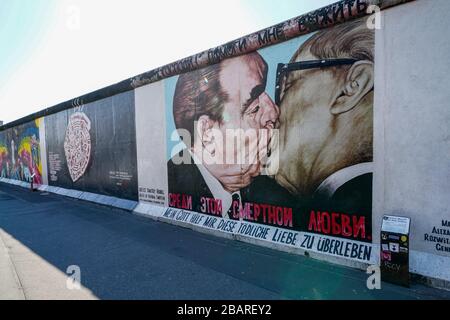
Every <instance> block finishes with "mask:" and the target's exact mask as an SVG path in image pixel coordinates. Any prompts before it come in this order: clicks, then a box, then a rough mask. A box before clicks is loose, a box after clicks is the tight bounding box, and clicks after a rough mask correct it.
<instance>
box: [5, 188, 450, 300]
mask: <svg viewBox="0 0 450 320" xmlns="http://www.w3.org/2000/svg"><path fill="white" fill-rule="evenodd" d="M71 265H77V266H79V267H80V270H81V283H82V289H81V290H68V289H67V287H66V281H67V274H66V271H67V268H68V267H69V266H71ZM366 280H367V275H366V274H365V273H364V272H362V271H358V270H353V269H350V268H345V267H340V266H336V265H332V264H328V263H324V262H320V261H316V260H313V259H310V258H307V257H303V256H296V255H291V254H287V253H283V252H278V251H274V250H271V249H267V248H262V247H257V246H253V245H250V244H246V243H241V242H237V241H231V240H226V239H222V238H216V237H213V236H209V235H205V234H200V233H196V232H194V231H191V230H188V229H182V228H179V227H176V226H173V225H169V224H164V223H160V222H154V221H152V220H149V219H145V218H141V217H138V216H135V215H132V214H130V213H128V212H125V211H121V210H117V209H111V208H107V207H102V206H98V205H93V204H89V203H86V202H82V201H76V200H73V199H68V198H64V197H61V196H57V195H52V194H46V193H40V192H35V193H31V192H30V191H28V190H25V189H21V188H19V187H14V186H9V185H5V184H2V183H0V299H96V298H99V299H450V292H447V291H441V290H436V289H432V288H427V287H425V286H422V285H417V284H416V285H413V287H412V288H411V289H406V288H402V287H398V286H394V285H390V284H387V283H383V284H382V290H375V291H371V290H368V289H367V287H366Z"/></svg>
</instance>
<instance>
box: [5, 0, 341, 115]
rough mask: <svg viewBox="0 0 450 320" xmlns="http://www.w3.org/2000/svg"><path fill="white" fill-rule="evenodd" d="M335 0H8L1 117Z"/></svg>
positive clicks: (63, 98)
mask: <svg viewBox="0 0 450 320" xmlns="http://www.w3.org/2000/svg"><path fill="white" fill-rule="evenodd" d="M333 2H335V0H303V1H299V0H279V1H274V0H227V1H218V0H191V1H185V0H184V1H183V0H162V1H158V0H152V1H148V0H127V1H125V0H1V1H0V120H3V121H5V122H9V121H12V120H15V119H17V118H20V117H23V116H26V115H28V114H30V113H32V112H36V111H39V110H41V109H44V108H46V107H50V106H52V105H55V104H57V103H60V102H63V101H66V100H68V99H71V98H74V97H77V96H80V95H82V94H85V93H88V92H90V91H93V90H96V89H99V88H102V87H104V86H107V85H110V84H113V83H116V82H119V81H121V80H124V79H126V78H128V77H131V76H134V75H137V74H140V73H142V72H145V71H148V70H151V69H153V68H156V67H158V66H161V65H164V64H166V63H170V62H172V61H175V60H178V59H181V58H183V57H186V56H189V55H191V54H194V53H196V52H200V51H202V50H206V49H208V48H211V47H214V46H217V45H220V44H223V43H226V42H227V41H230V40H233V39H236V38H238V37H240V36H243V35H246V34H248V33H251V32H254V31H257V30H260V29H263V28H265V27H268V26H270V25H273V24H276V23H279V22H281V21H284V20H287V19H290V18H292V17H295V16H298V15H300V14H302V13H306V12H309V11H311V10H314V9H317V8H320V7H322V6H324V5H327V4H330V3H333ZM221 5H222V6H221Z"/></svg>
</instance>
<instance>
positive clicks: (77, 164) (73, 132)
mask: <svg viewBox="0 0 450 320" xmlns="http://www.w3.org/2000/svg"><path fill="white" fill-rule="evenodd" d="M90 130H91V121H90V120H89V118H88V117H87V115H86V114H84V113H83V112H76V113H74V114H72V115H71V116H70V118H69V123H68V124H67V130H66V137H65V140H64V154H65V156H66V160H67V168H68V169H69V174H70V177H71V178H72V181H73V182H76V181H77V180H78V179H80V178H81V177H82V176H83V175H84V173H85V172H86V169H87V167H88V164H89V160H90V159H91V135H90V133H89V131H90Z"/></svg>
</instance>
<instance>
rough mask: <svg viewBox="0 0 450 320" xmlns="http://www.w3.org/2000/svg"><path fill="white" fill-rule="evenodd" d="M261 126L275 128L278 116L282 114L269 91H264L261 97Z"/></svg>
mask: <svg viewBox="0 0 450 320" xmlns="http://www.w3.org/2000/svg"><path fill="white" fill-rule="evenodd" d="M260 108H261V112H262V115H261V118H260V125H261V128H267V129H269V128H270V129H273V128H275V125H276V123H277V122H278V118H279V116H280V108H278V106H277V105H276V104H275V103H274V102H273V100H272V99H271V98H270V97H269V95H268V94H267V93H265V92H264V93H263V94H262V95H261V97H260Z"/></svg>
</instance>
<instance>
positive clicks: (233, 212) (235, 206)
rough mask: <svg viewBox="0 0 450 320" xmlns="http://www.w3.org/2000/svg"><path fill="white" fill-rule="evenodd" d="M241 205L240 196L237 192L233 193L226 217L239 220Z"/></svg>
mask: <svg viewBox="0 0 450 320" xmlns="http://www.w3.org/2000/svg"><path fill="white" fill-rule="evenodd" d="M240 207H241V197H240V195H239V193H233V195H232V202H231V206H230V209H228V211H227V213H228V217H229V218H230V219H232V220H239V211H240Z"/></svg>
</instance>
